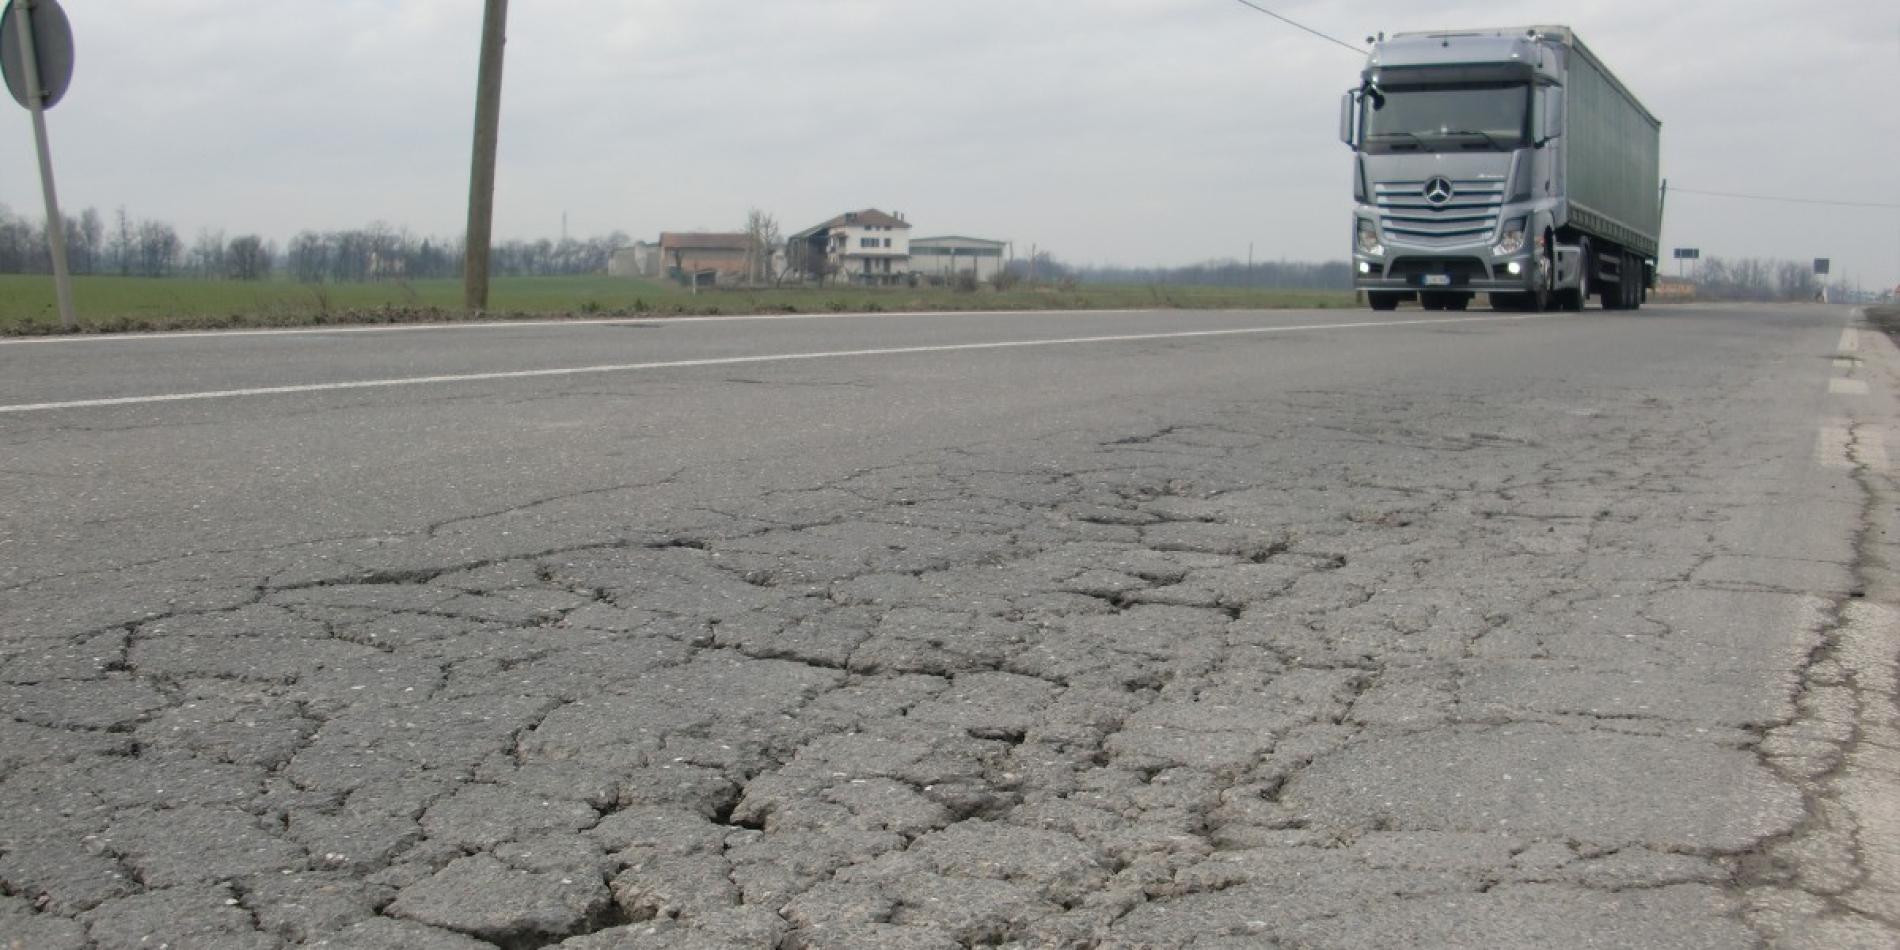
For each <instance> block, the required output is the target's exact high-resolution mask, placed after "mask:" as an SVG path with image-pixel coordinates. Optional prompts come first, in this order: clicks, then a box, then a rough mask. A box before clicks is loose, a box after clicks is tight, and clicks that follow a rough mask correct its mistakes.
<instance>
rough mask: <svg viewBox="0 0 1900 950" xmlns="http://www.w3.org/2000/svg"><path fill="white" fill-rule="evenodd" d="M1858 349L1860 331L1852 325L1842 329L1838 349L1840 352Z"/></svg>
mask: <svg viewBox="0 0 1900 950" xmlns="http://www.w3.org/2000/svg"><path fill="white" fill-rule="evenodd" d="M1858 349H1860V331H1859V330H1856V329H1854V328H1853V327H1848V328H1847V329H1845V330H1842V331H1841V345H1840V351H1841V352H1842V353H1852V352H1854V351H1855V350H1858Z"/></svg>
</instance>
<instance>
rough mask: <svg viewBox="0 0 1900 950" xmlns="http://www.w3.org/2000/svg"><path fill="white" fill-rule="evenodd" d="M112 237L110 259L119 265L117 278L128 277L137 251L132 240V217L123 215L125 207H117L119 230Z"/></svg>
mask: <svg viewBox="0 0 1900 950" xmlns="http://www.w3.org/2000/svg"><path fill="white" fill-rule="evenodd" d="M118 232H119V233H117V234H115V235H113V237H112V257H113V260H114V261H115V262H117V263H118V265H119V276H120V277H129V276H131V274H132V266H133V264H135V263H136V262H137V261H136V258H137V255H138V251H137V247H138V245H137V243H136V242H134V240H133V238H132V216H131V215H129V214H126V213H125V205H120V206H119V228H118Z"/></svg>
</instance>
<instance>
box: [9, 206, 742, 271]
mask: <svg viewBox="0 0 1900 950" xmlns="http://www.w3.org/2000/svg"><path fill="white" fill-rule="evenodd" d="M765 224H766V225H768V226H769V227H768V228H767V229H766V231H765V232H764V237H765V239H767V240H769V241H776V240H777V238H778V232H777V224H776V223H773V222H772V221H771V218H770V216H769V215H768V216H765ZM631 243H632V239H631V238H629V237H627V235H626V234H625V233H623V232H620V231H615V232H613V233H611V234H607V235H603V236H600V237H593V238H588V239H585V240H575V239H571V238H563V239H562V240H560V241H550V240H546V239H543V240H539V241H518V240H517V241H504V242H502V243H501V244H498V245H496V246H495V248H494V250H493V251H492V252H491V253H492V257H491V260H490V268H491V271H492V272H493V273H495V274H497V275H510V276H517V275H518V276H542V275H555V274H597V273H602V272H604V271H606V269H607V259H608V258H610V257H612V256H613V253H614V252H615V251H617V250H619V249H620V248H622V247H626V246H627V245H628V244H631ZM767 246H769V244H768V245H767ZM47 247H48V244H47V239H46V225H45V222H43V221H34V220H29V219H27V218H25V217H21V216H19V215H16V214H14V213H12V212H11V211H10V210H8V209H7V208H6V207H5V206H3V205H0V273H4V274H47V273H51V272H52V269H53V264H52V256H51V255H50V254H49V253H47ZM66 249H67V263H68V266H70V267H71V268H72V272H73V273H75V274H117V275H120V276H126V277H173V276H189V277H202V278H221V279H228V280H262V279H264V278H267V277H270V276H271V275H272V273H274V272H277V271H278V270H280V269H281V270H282V271H283V272H285V273H286V274H288V276H290V277H291V278H293V279H295V280H299V281H303V282H306V283H319V282H324V281H331V282H352V281H368V280H386V279H387V280H401V279H411V278H425V277H445V278H456V277H460V276H461V275H462V260H463V253H462V252H463V244H462V240H461V238H459V237H457V238H455V239H453V240H447V241H445V240H441V239H438V238H428V237H420V238H419V237H417V236H415V235H412V234H410V233H409V232H408V231H407V230H406V229H399V228H392V227H390V226H389V225H387V224H383V223H381V222H378V223H374V224H371V225H369V226H368V227H365V228H356V229H350V230H342V231H323V232H319V231H303V232H300V233H298V234H297V236H296V237H294V238H291V240H290V243H289V245H287V246H286V247H284V248H283V249H282V251H281V253H280V251H279V249H278V247H277V245H276V243H275V242H273V241H269V240H266V239H264V238H263V237H261V236H259V235H256V234H241V235H238V236H236V237H231V238H227V237H226V236H225V233H224V232H223V231H214V230H209V229H207V230H204V231H200V232H199V233H198V236H197V238H196V239H194V240H192V241H191V242H190V243H189V244H187V243H186V242H185V241H184V240H182V239H181V238H180V237H179V236H178V232H177V230H176V229H174V228H173V227H172V226H171V225H169V224H166V223H165V222H163V221H152V220H137V219H134V218H133V217H132V216H131V215H130V214H128V213H127V212H126V210H125V209H124V208H120V209H119V210H118V211H117V212H116V214H115V216H114V219H113V220H112V221H110V222H107V221H106V220H105V219H104V218H102V217H101V216H100V215H99V212H98V211H96V210H94V209H92V208H87V209H86V210H85V211H83V212H81V213H80V214H79V216H78V217H69V218H67V219H66ZM770 259H771V257H770V254H769V253H768V254H764V255H762V257H761V261H762V263H761V265H760V266H761V268H769V267H770Z"/></svg>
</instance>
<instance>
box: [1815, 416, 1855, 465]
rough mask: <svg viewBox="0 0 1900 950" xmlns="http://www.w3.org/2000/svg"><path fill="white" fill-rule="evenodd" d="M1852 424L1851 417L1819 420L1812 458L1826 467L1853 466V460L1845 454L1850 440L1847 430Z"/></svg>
mask: <svg viewBox="0 0 1900 950" xmlns="http://www.w3.org/2000/svg"><path fill="white" fill-rule="evenodd" d="M1852 425H1853V420H1851V419H1840V418H1829V419H1823V420H1821V432H1820V434H1819V435H1818V436H1817V437H1816V438H1815V440H1814V460H1815V461H1816V462H1819V463H1821V464H1822V465H1824V466H1826V467H1828V468H1853V467H1854V460H1853V459H1851V458H1849V457H1848V455H1847V446H1848V444H1849V443H1850V442H1851V441H1852V436H1850V435H1849V434H1848V431H1849V427H1850V426H1852Z"/></svg>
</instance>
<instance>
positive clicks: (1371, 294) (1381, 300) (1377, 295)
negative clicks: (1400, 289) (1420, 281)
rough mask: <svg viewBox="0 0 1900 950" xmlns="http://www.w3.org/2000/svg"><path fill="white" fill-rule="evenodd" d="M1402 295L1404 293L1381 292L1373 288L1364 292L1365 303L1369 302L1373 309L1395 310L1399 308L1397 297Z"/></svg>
mask: <svg viewBox="0 0 1900 950" xmlns="http://www.w3.org/2000/svg"><path fill="white" fill-rule="evenodd" d="M1402 296H1405V295H1403V294H1396V293H1381V292H1379V291H1376V290H1373V291H1368V292H1367V293H1366V303H1368V304H1371V305H1372V309H1374V310H1397V309H1399V298H1400V297H1402Z"/></svg>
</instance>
